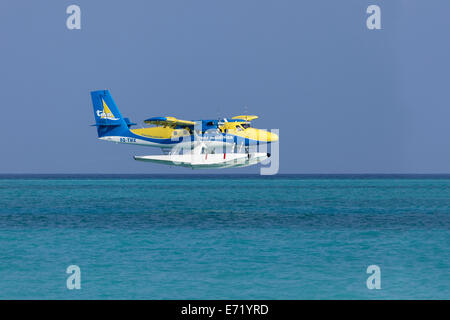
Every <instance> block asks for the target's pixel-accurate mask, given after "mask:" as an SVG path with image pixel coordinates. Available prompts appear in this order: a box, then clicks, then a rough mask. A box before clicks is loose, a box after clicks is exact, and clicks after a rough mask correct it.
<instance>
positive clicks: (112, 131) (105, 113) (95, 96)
mask: <svg viewBox="0 0 450 320" xmlns="http://www.w3.org/2000/svg"><path fill="white" fill-rule="evenodd" d="M91 98H92V106H93V107H94V117H95V124H94V126H96V127H97V133H98V137H99V138H101V137H104V136H117V135H122V134H123V133H124V132H126V131H128V128H129V121H126V120H128V119H126V120H125V119H124V118H123V117H122V115H121V114H120V111H119V109H118V108H117V105H116V103H115V102H114V100H113V98H112V96H111V93H109V90H98V91H91Z"/></svg>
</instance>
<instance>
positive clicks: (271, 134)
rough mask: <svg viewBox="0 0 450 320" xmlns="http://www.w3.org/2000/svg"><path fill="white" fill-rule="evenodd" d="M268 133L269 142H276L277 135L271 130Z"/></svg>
mask: <svg viewBox="0 0 450 320" xmlns="http://www.w3.org/2000/svg"><path fill="white" fill-rule="evenodd" d="M269 134H270V136H269V138H270V140H269V141H270V142H276V141H278V135H277V134H276V133H273V132H269Z"/></svg>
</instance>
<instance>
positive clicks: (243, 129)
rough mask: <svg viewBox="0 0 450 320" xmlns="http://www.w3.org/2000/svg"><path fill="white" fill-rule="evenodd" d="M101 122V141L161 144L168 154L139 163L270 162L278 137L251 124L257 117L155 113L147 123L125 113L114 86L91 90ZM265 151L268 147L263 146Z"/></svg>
mask: <svg viewBox="0 0 450 320" xmlns="http://www.w3.org/2000/svg"><path fill="white" fill-rule="evenodd" d="M91 99H92V105H93V108H94V117H95V124H94V125H93V126H95V127H97V134H98V138H99V139H100V140H104V141H110V142H115V143H125V144H133V145H140V146H150V147H157V148H161V151H162V153H163V154H160V155H143V156H134V159H135V160H137V161H145V162H153V163H160V164H166V165H175V166H183V167H188V168H193V169H195V168H233V167H247V166H251V165H255V164H258V163H261V162H264V161H265V162H266V163H267V162H268V161H270V159H269V157H270V153H269V152H267V146H268V145H269V144H270V143H273V142H277V141H278V135H277V134H275V133H273V132H270V131H267V130H262V129H256V128H253V127H252V126H251V122H252V121H253V120H255V119H257V118H258V116H255V115H239V116H234V117H232V118H230V119H227V118H221V119H208V120H181V119H177V118H175V117H170V116H165V117H152V118H149V119H146V120H144V121H143V122H144V125H145V127H142V128H136V129H132V128H131V127H132V126H136V125H137V124H136V123H133V122H131V121H130V119H129V118H124V117H122V115H121V113H120V111H119V109H118V107H117V105H116V103H115V102H114V100H113V98H112V96H111V93H110V92H109V90H97V91H91ZM261 149H263V150H261Z"/></svg>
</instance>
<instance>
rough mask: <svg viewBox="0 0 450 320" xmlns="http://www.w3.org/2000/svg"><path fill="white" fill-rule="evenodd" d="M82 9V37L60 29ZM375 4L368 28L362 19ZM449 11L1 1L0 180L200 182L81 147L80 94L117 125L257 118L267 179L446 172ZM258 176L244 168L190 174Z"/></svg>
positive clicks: (403, 6)
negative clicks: (90, 177) (272, 143)
mask: <svg viewBox="0 0 450 320" xmlns="http://www.w3.org/2000/svg"><path fill="white" fill-rule="evenodd" d="M71 4H77V5H79V6H80V7H81V15H82V16H81V27H82V28H81V30H68V29H67V28H66V19H67V17H68V15H67V14H66V8H67V6H69V5H71ZM371 4H377V5H379V6H380V7H381V13H382V15H381V24H382V30H368V29H367V27H366V19H367V17H368V14H366V8H367V7H368V6H369V5H371ZM448 12H450V3H449V2H448V1H444V0H442V1H438V0H436V1H433V5H431V4H430V3H429V2H427V1H418V0H409V1H405V0H391V1H376V0H372V1H365V0H345V1H344V0H342V1H336V0H326V1H325V0H314V1H313V0H310V1H285V0H280V1H249V0H241V1H211V0H205V1H197V0H183V1H178V0H171V1H162V0H161V1H154V0H152V1H121V2H120V3H119V2H114V3H113V2H112V1H100V0H97V1H56V0H55V1H39V2H38V1H21V0H18V1H2V2H1V3H0V38H1V39H2V41H1V42H0V48H1V52H2V54H1V58H2V59H1V62H0V64H1V72H0V88H1V89H0V101H1V105H2V107H1V110H2V120H3V121H2V125H1V127H0V133H1V137H2V139H0V150H2V152H1V154H2V157H1V160H0V173H195V174H197V173H199V171H192V170H189V169H185V168H171V167H165V166H161V165H157V164H149V163H141V162H136V161H134V160H133V159H132V156H133V155H143V154H157V153H159V152H160V150H159V149H154V148H146V147H134V146H128V145H115V144H112V143H107V142H103V141H99V140H97V139H96V132H95V128H93V127H89V125H90V124H92V123H93V122H94V118H93V113H92V112H93V111H92V106H91V102H90V97H89V91H91V90H96V89H104V88H109V89H110V90H111V93H112V95H113V97H114V99H115V100H116V103H117V104H118V106H119V108H120V110H121V112H122V114H123V115H124V116H128V117H129V118H130V119H132V120H133V121H135V122H138V123H141V121H142V120H143V119H145V118H148V117H151V116H164V115H170V116H175V117H179V118H182V119H199V118H217V117H218V116H234V115H237V114H242V113H244V110H245V106H247V107H246V110H247V111H248V112H249V113H251V114H257V115H259V116H260V119H258V120H257V121H255V123H254V125H255V126H256V127H261V128H267V129H272V128H274V129H279V130H280V173H450V140H449V137H450V126H449V122H450V104H449V99H448V92H450V90H449V71H450V60H449V57H450V41H449V39H450V37H449V30H450V20H449V19H448ZM201 172H202V173H203V172H207V173H212V172H220V173H252V172H254V173H257V172H259V169H258V168H257V167H254V168H246V169H231V170H225V171H201Z"/></svg>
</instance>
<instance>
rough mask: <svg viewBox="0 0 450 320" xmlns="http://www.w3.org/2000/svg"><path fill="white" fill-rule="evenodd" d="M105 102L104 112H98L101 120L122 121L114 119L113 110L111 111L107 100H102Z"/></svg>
mask: <svg viewBox="0 0 450 320" xmlns="http://www.w3.org/2000/svg"><path fill="white" fill-rule="evenodd" d="M102 102H103V110H101V111H100V110H97V116H99V117H100V118H101V119H107V120H120V119H119V118H116V117H114V115H113V113H112V112H111V110H109V108H108V105H107V104H106V102H105V100H103V99H102Z"/></svg>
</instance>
